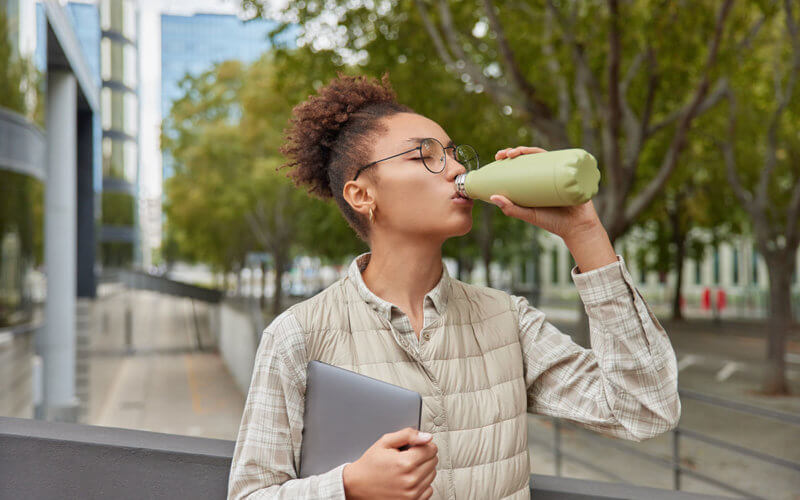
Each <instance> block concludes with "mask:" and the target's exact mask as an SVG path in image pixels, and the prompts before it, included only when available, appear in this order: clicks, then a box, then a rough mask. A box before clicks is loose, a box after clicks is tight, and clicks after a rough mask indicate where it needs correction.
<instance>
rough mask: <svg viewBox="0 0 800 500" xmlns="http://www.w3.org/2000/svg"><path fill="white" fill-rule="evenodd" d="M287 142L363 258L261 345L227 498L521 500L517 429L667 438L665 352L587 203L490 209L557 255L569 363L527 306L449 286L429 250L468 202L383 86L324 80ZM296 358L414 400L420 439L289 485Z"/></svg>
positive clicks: (461, 226) (299, 389) (525, 481)
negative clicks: (563, 424) (538, 422)
mask: <svg viewBox="0 0 800 500" xmlns="http://www.w3.org/2000/svg"><path fill="white" fill-rule="evenodd" d="M286 138H287V142H286V144H285V145H284V146H283V148H282V149H281V151H282V153H284V154H285V155H286V156H287V157H288V158H290V160H291V161H290V162H289V163H288V164H287V165H288V166H289V167H291V173H290V175H291V176H292V177H293V178H294V180H295V182H296V183H297V184H300V185H304V186H307V187H308V190H309V192H310V193H312V194H314V195H318V196H322V197H328V198H329V197H333V198H334V199H335V200H336V202H337V204H338V206H339V208H340V209H341V212H342V214H343V216H344V217H345V219H346V220H347V221H348V223H349V224H350V226H352V228H353V229H354V230H355V231H356V233H357V234H358V236H359V237H361V238H362V239H363V240H364V241H366V242H367V243H368V245H369V248H370V252H367V253H365V254H362V255H360V256H359V257H357V258H356V259H354V261H353V262H352V263H351V265H350V268H349V270H348V273H347V275H346V276H345V277H344V278H342V279H341V280H339V281H337V282H336V283H334V284H333V285H331V286H330V287H328V288H326V289H325V290H323V291H322V292H321V293H319V294H318V295H316V296H314V297H312V298H310V299H308V300H306V301H304V302H301V303H299V304H296V305H294V306H292V307H290V308H289V309H288V310H287V311H285V312H284V313H283V314H281V315H280V316H278V317H277V318H275V320H274V321H273V322H272V323H271V324H270V325H269V326H268V327H267V328H266V330H265V331H264V334H263V336H262V338H261V341H260V344H259V348H258V351H257V354H256V361H255V369H254V372H253V377H252V380H251V384H250V390H249V394H248V396H247V402H246V405H245V410H244V415H243V417H242V423H241V427H240V429H239V435H238V440H237V442H236V449H235V452H234V457H233V463H232V467H231V473H230V481H229V498H244V497H246V496H247V495H250V494H253V493H256V492H257V493H256V495H257V496H258V497H259V498H277V497H280V498H331V499H334V498H348V499H350V498H422V499H427V498H448V499H455V498H476V499H489V498H529V495H530V490H529V488H530V484H529V473H530V464H529V457H528V443H527V415H526V414H527V412H531V413H538V414H543V415H552V416H555V417H560V418H565V419H569V420H571V421H574V422H578V423H580V424H581V425H584V426H585V427H588V428H590V429H594V430H596V431H598V432H601V433H604V434H607V435H611V436H617V437H620V438H624V439H630V440H635V441H640V440H643V439H647V438H650V437H653V436H655V435H657V434H660V433H662V432H664V431H667V430H669V429H671V428H673V427H674V426H675V425H676V424H677V422H678V419H679V418H680V412H681V406H680V400H679V399H678V393H677V373H678V371H677V366H676V362H675V354H674V352H673V350H672V346H671V345H670V342H669V338H668V337H667V334H666V332H665V331H664V329H663V328H662V327H661V325H660V324H659V323H658V321H657V320H656V318H655V316H654V315H653V314H652V313H651V311H650V309H649V307H648V306H647V305H646V303H645V302H644V300H643V298H642V297H641V295H640V294H639V293H638V292H637V291H636V289H635V287H634V285H633V282H632V280H631V277H630V275H629V273H628V271H627V270H626V268H625V266H624V261H623V260H622V258H621V257H619V256H618V255H616V254H615V252H614V249H613V247H612V246H611V243H610V241H609V238H608V235H607V234H606V231H605V230H604V228H603V226H602V225H601V224H600V221H599V219H598V216H597V213H596V212H595V209H594V207H593V205H592V203H591V201H589V202H587V203H585V204H583V205H580V206H577V207H569V208H546V209H545V208H539V209H529V208H522V207H519V206H516V205H514V204H513V203H511V202H510V201H509V200H508V199H506V198H504V197H503V196H494V197H492V200H493V202H494V203H496V204H497V205H498V206H500V207H501V208H502V210H503V213H505V214H506V215H508V216H511V217H517V218H519V219H522V220H525V221H527V222H529V223H531V224H535V225H537V226H539V227H542V228H544V229H546V230H548V231H550V232H552V233H554V234H556V235H558V236H560V237H561V238H563V240H564V242H565V243H566V244H567V246H568V247H569V250H570V252H571V253H572V255H573V257H574V258H575V262H576V264H577V265H576V267H575V268H573V270H572V279H573V280H574V282H575V284H576V286H577V288H578V292H579V294H580V296H581V299H582V300H583V302H584V304H585V306H586V310H587V313H588V316H589V323H590V330H591V343H592V349H585V348H582V347H580V346H579V345H577V344H575V343H574V342H573V341H572V340H571V339H570V337H569V336H567V335H565V334H563V333H561V332H560V331H558V330H557V329H556V328H555V327H554V326H553V325H551V324H550V323H549V322H548V321H546V319H545V317H544V314H543V313H542V312H541V311H539V310H537V309H535V308H533V307H532V306H531V305H529V304H528V302H527V300H526V299H525V298H523V297H517V296H511V295H508V294H506V293H504V292H502V291H499V290H494V289H491V288H488V287H482V286H475V285H470V284H467V283H463V282H461V281H458V280H456V279H453V278H451V277H450V276H449V274H448V272H447V269H446V268H445V267H444V265H443V263H442V244H443V243H444V242H445V240H447V239H448V238H450V237H453V236H460V235H463V234H465V233H467V232H468V231H469V230H470V229H471V227H472V216H471V213H470V212H471V208H472V202H471V201H468V200H465V199H461V198H459V197H458V196H457V195H456V192H455V188H454V184H453V180H454V179H455V177H456V176H457V175H458V174H460V173H463V172H464V171H465V166H464V165H462V164H461V163H459V162H458V161H456V157H457V156H456V155H454V153H453V152H454V151H455V148H454V147H453V144H452V143H451V141H450V137H449V136H448V135H447V133H446V132H445V131H444V130H443V129H442V128H441V127H440V126H439V125H438V124H437V123H436V122H434V121H432V120H430V119H428V118H426V117H424V116H421V115H418V114H416V113H414V112H413V111H412V110H411V109H409V108H408V107H406V106H403V105H401V104H398V103H397V102H396V98H395V95H394V93H393V91H392V90H391V87H390V84H389V81H388V77H387V75H384V76H383V79H382V81H381V82H377V81H371V80H369V79H367V78H364V77H347V76H342V75H339V77H338V78H337V79H335V80H333V81H332V82H330V83H329V84H328V85H327V86H325V87H323V88H321V89H320V90H319V92H318V95H316V96H312V97H310V98H309V99H308V100H307V101H306V102H304V103H301V104H299V105H298V106H297V107H296V108H295V109H294V111H293V118H292V121H291V125H290V127H289V129H288V131H287V136H286ZM432 139H435V141H434V140H432ZM437 144H440V145H438V146H437ZM448 146H449V147H448ZM461 151H463V149H459V152H461ZM541 151H543V150H542V149H539V148H533V147H516V148H507V149H503V150H501V151H498V152H497V154H496V155H495V158H497V159H501V158H513V157H515V156H518V155H520V154H535V153H538V152H541ZM312 359H318V360H321V361H324V362H326V363H330V364H334V365H337V366H341V367H343V368H346V369H350V370H353V371H357V372H359V373H363V374H365V375H368V376H371V377H374V378H378V379H382V380H385V381H387V382H389V383H392V384H396V385H399V386H403V387H407V388H409V389H412V390H415V391H417V392H419V393H420V394H422V396H423V412H422V424H421V431H423V432H419V433H418V432H417V431H415V430H412V429H403V430H400V431H398V432H394V433H391V434H386V435H384V436H383V437H382V438H381V439H380V440H378V441H377V442H376V443H375V444H374V445H373V446H372V447H371V448H369V449H368V450H367V451H366V452H365V453H364V455H363V456H361V458H359V459H358V460H357V461H355V462H352V463H347V464H342V465H341V466H339V467H337V468H335V469H333V470H331V471H330V472H327V473H324V474H320V475H317V476H312V477H308V478H303V479H297V472H296V471H297V468H298V463H299V458H300V447H301V441H302V424H303V407H304V400H303V395H304V393H305V380H306V373H305V369H306V364H307V362H308V361H309V360H312ZM404 445H410V448H408V449H404V450H402V451H401V450H399V448H401V447H404Z"/></svg>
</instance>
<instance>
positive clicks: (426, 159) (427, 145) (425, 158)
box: [353, 137, 480, 180]
mask: <svg viewBox="0 0 800 500" xmlns="http://www.w3.org/2000/svg"><path fill="white" fill-rule="evenodd" d="M448 149H452V150H453V154H452V157H453V159H454V160H456V161H457V162H458V163H460V164H461V165H463V166H464V167H465V168H466V169H467V170H476V169H477V168H478V167H479V166H480V160H479V159H478V153H476V152H475V149H474V148H473V147H472V146H470V145H469V144H461V145H458V146H456V145H454V144H452V142H451V145H449V146H447V147H445V146H443V145H442V143H441V142H439V140H438V139H435V138H433V137H426V138H424V139H422V140H420V143H419V146H417V147H415V148H411V149H409V150H407V151H403V152H402V153H397V154H396V155H392V156H387V157H386V158H381V159H380V160H376V161H373V162H372V163H368V164H366V165H364V166H363V167H360V168H359V169H358V171H356V175H355V177H353V180H356V179H358V176H359V175H360V174H361V172H362V171H363V170H364V169H365V168H367V167H371V166H372V165H375V164H376V163H378V162H382V161H384V160H389V159H391V158H394V157H396V156H400V155H404V154H406V153H410V152H411V151H414V150H419V158H420V159H421V160H422V164H423V165H425V168H426V169H428V171H429V172H430V173H432V174H438V173H440V172H442V171H443V170H444V167H445V165H446V164H447V150H448Z"/></svg>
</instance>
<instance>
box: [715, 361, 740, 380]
mask: <svg viewBox="0 0 800 500" xmlns="http://www.w3.org/2000/svg"><path fill="white" fill-rule="evenodd" d="M737 368H739V363H737V362H736V361H728V362H727V363H725V366H723V367H722V369H721V370H720V371H718V372H717V375H716V378H717V382H724V381H726V380H728V377H730V376H731V375H733V372H735V371H736V369H737Z"/></svg>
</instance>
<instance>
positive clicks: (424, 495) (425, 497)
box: [419, 486, 433, 500]
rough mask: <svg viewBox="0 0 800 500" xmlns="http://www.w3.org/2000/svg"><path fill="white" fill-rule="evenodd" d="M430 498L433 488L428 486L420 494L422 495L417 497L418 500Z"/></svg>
mask: <svg viewBox="0 0 800 500" xmlns="http://www.w3.org/2000/svg"><path fill="white" fill-rule="evenodd" d="M432 496H433V486H428V489H427V490H425V491H424V492H423V493H422V495H421V496H420V497H419V500H428V499H429V498H430V497H432Z"/></svg>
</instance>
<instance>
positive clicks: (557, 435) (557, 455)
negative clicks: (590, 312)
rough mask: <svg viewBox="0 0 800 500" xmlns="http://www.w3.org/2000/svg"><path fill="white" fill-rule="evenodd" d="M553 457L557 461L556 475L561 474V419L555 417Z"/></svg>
mask: <svg viewBox="0 0 800 500" xmlns="http://www.w3.org/2000/svg"><path fill="white" fill-rule="evenodd" d="M553 458H554V461H555V464H554V465H555V468H556V476H560V475H561V421H560V420H559V419H557V418H554V419H553Z"/></svg>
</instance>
